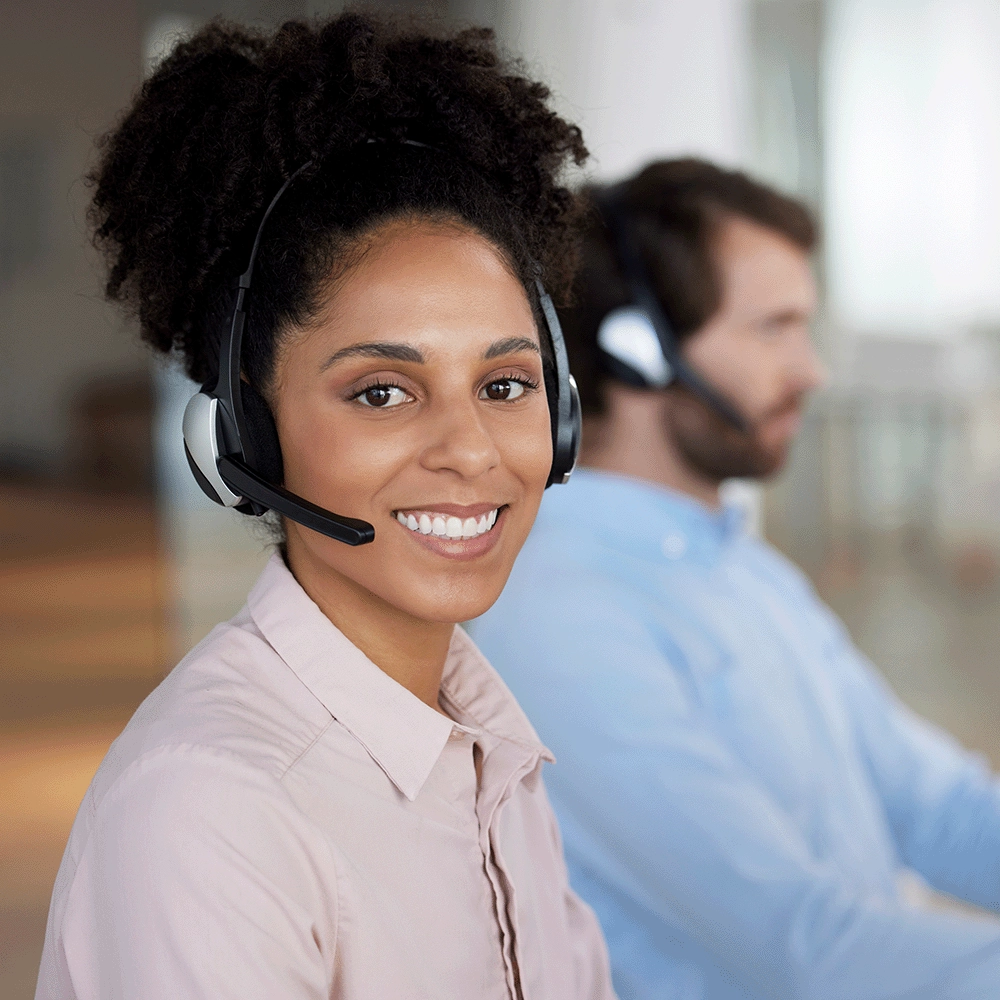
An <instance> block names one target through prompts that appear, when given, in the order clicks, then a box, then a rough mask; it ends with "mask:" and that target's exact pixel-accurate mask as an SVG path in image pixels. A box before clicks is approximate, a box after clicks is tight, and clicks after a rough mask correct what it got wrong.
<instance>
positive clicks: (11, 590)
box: [0, 0, 1000, 1000]
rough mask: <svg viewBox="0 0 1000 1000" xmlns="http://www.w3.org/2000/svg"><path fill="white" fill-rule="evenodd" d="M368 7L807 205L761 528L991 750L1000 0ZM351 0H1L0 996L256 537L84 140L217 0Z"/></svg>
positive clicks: (290, 5)
mask: <svg viewBox="0 0 1000 1000" xmlns="http://www.w3.org/2000/svg"><path fill="white" fill-rule="evenodd" d="M382 6H383V7H385V8H386V9H388V10H391V11H397V12H410V11H416V12H418V13H420V14H424V15H427V16H430V17H434V18H437V19H440V20H441V21H444V22H450V23H480V24H488V25H491V26H493V27H495V28H496V29H497V31H498V33H499V36H500V38H501V40H502V43H503V45H504V46H505V47H506V48H507V49H508V50H509V51H511V52H514V53H519V54H521V55H522V56H523V57H524V58H525V60H526V61H527V63H528V65H529V67H530V68H531V69H533V70H534V71H536V72H538V73H540V74H541V75H542V76H544V77H545V78H546V79H548V80H549V81H550V82H551V84H552V86H553V89H554V91H555V93H556V95H557V98H558V102H559V105H560V107H561V108H562V109H563V110H564V111H565V112H566V113H567V114H569V115H571V116H572V117H573V118H575V120H576V121H578V122H579V123H580V125H581V126H582V127H583V129H584V132H585V135H586V137H587V140H588V144H589V146H590V148H591V150H592V151H593V153H594V162H593V164H592V166H591V168H590V170H589V173H590V175H591V176H594V177H598V178H607V179H612V178H615V177H618V176H621V175H622V174H624V173H626V172H628V171H631V170H633V169H635V168H637V167H639V166H640V165H641V164H642V163H644V162H645V161H646V160H648V159H650V158H653V157H659V156H672V155H680V154H691V153H693V154H698V155H702V156H707V157H710V158H713V159H716V160H718V161H721V162H723V163H726V164H732V165H738V166H741V167H745V168H746V169H748V170H751V171H753V172H755V173H756V174H758V175H760V176H762V177H763V178H765V179H767V180H769V181H771V182H773V183H774V184H776V185H778V186H779V187H781V188H783V189H785V190H787V191H790V192H793V193H797V194H799V195H800V196H802V197H803V198H805V199H807V200H808V201H809V202H810V203H811V204H812V205H813V206H814V208H815V209H816V211H817V213H818V214H819V216H820V218H821V220H822V226H823V231H824V234H825V241H824V251H823V253H822V255H821V258H820V260H819V261H818V262H817V267H818V272H819V274H820V277H821V280H822V283H823V287H824V292H825V305H824V309H823V313H822V315H821V317H820V319H819V321H818V323H817V325H816V338H817V341H818V343H819V344H820V346H821V349H822V352H823V355H824V357H825V359H826V362H827V364H828V366H829V369H830V372H831V380H830V385H829V388H828V389H827V390H826V391H824V392H823V393H822V394H821V395H820V396H818V397H817V398H816V399H815V400H814V402H813V405H812V408H811V410H810V413H809V417H808V420H807V423H806V426H805V429H804V431H803V433H802V436H801V438H800V441H799V443H798V445H797V448H796V450H795V454H794V456H793V460H792V462H791V464H790V468H789V469H788V470H787V472H786V474H785V475H784V476H783V477H782V479H781V480H780V481H779V482H777V483H776V484H774V485H772V486H769V487H768V488H767V489H766V490H765V491H764V493H763V496H762V498H758V499H762V524H763V530H764V532H765V533H766V534H767V536H768V537H770V538H771V539H772V540H773V541H774V542H775V543H776V544H778V545H779V546H780V547H781V548H782V549H784V550H785V551H786V552H787V553H788V554H789V555H790V556H791V557H792V558H794V559H795V560H797V561H798V562H799V563H800V564H801V565H802V566H803V567H804V568H805V569H806V571H807V572H808V573H809V574H810V575H811V576H812V578H813V579H814V581H815V582H816V585H817V586H818V587H819V589H820V591H821V593H822V594H823V595H824V597H826V599H827V600H829V601H830V602H831V603H832V604H833V606H834V607H835V608H836V610H837V611H838V612H839V613H840V614H841V615H842V616H843V617H844V618H845V620H846V622H847V624H848V625H849V627H850V629H851V631H852V632H853V634H854V636H855V638H856V640H857V641H858V643H859V644H860V645H861V647H862V648H863V649H864V650H865V651H866V652H868V653H869V654H870V655H871V656H872V658H873V659H874V660H875V661H876V662H877V663H878V665H879V666H880V667H881V669H882V670H883V671H884V673H885V674H886V676H887V677H888V679H889V680H890V682H891V683H892V684H893V686H894V687H895V689H896V690H897V691H898V692H899V694H900V695H901V696H902V697H903V698H904V699H905V700H906V701H908V702H909V703H910V704H911V705H913V706H914V707H915V708H917V709H918V710H919V711H920V712H922V713H924V714H925V715H927V716H929V717H930V718H932V719H934V720H936V721H938V722H940V723H941V724H943V725H945V726H947V727H948V728H949V729H950V730H951V731H952V732H954V733H955V734H956V735H957V736H958V737H959V738H960V739H962V740H963V741H964V742H966V743H967V744H969V745H971V746H973V747H976V748H977V749H979V750H981V751H982V752H983V753H985V754H986V755H987V756H988V757H989V758H990V759H991V760H992V762H993V763H994V764H995V765H998V766H1000V712H998V709H1000V678H998V674H997V671H995V670H994V663H995V661H996V651H997V650H998V648H1000V581H998V552H1000V433H998V431H1000V372H998V364H997V353H998V349H1000V185H998V184H997V180H996V179H997V177H1000V100H998V96H997V95H998V94H1000V0H825V2H821V0H464V2H463V0H437V2H431V3H419V2H414V3H406V2H405V0H397V2H395V3H393V2H389V0H386V2H385V3H384V4H382ZM338 7H339V5H338V4H337V3H335V2H330V3H323V2H321V0H312V2H307V0H217V2H215V3H213V2H211V0H205V2H200V0H74V2H72V3H59V4H57V3H52V2H48V0H32V2H30V3H29V2H27V0H5V2H4V3H3V5H2V8H0V362H2V363H0V684H2V689H0V690H2V697H0V996H3V997H4V998H10V1000H22V998H25V997H29V996H31V995H32V992H33V988H34V977H35V972H36V969H37V962H38V956H39V953H40V947H41V938H42V933H43V929H44V923H45V915H46V908H47V903H48V895H49V891H50V889H51V884H52V879H53V877H54V874H55V870H56V867H57V865H58V861H59V858H60V855H61V853H62V849H63V846H64V843H65V838H66V835H67V833H68V831H69V827H70V824H71V822H72V819H73V816H74V814H75V811H76V807H77V805H78V803H79V801H80V798H81V796H82V794H83V792H84V790H85V788H86V785H87V783H88V781H89V779H90V777H91V775H92V773H93V771H94V769H95V768H96V766H97V764H98V762H99V761H100V759H101V757H102V756H103V754H104V752H105V751H106V749H107V746H108V744H109V743H110V741H111V740H112V739H113V738H114V736H115V735H116V734H117V732H118V731H120V729H121V727H122V726H123V725H124V723H125V722H126V721H127V719H128V717H129V715H130V714H131V712H132V711H133V710H134V708H135V706H136V705H137V704H138V702H139V701H140V700H141V698H142V697H143V696H144V694H145V693H146V692H147V691H148V690H150V689H151V688H152V687H153V686H154V685H155V684H156V683H157V681H158V679H159V678H160V677H161V676H162V675H163V673H164V671H166V670H167V669H169V668H170V666H172V665H173V663H175V662H176V660H177V658H178V657H179V655H181V654H182V653H183V651H185V650H186V649H187V648H189V647H190V646H191V645H192V644H193V643H194V642H195V641H196V640H197V639H198V638H200V637H201V636H202V635H204V634H205V633H206V632H207V631H208V629H209V628H210V627H211V625H212V624H214V623H215V622H216V621H219V620H220V619H223V618H226V617H228V616H229V615H231V614H232V613H233V612H234V611H235V610H236V609H237V608H238V607H239V606H240V604H241V603H242V601H243V598H244V596H245V594H246V592H247V589H248V588H249V586H250V584H251V583H252V581H253V579H254V577H255V576H256V574H257V572H258V570H259V568H260V566H261V565H262V564H263V562H264V561H265V559H266V557H267V551H266V545H265V543H264V542H263V540H262V538H261V537H260V536H259V535H258V534H255V533H254V532H253V531H252V530H248V527H247V525H246V524H245V523H244V522H243V521H242V520H241V519H239V518H238V516H237V515H231V514H229V513H228V512H225V511H222V510H218V509H216V508H214V507H212V506H211V505H210V504H209V503H208V502H207V501H205V500H204V499H203V498H201V496H200V494H199V493H198V492H197V490H196V489H195V488H194V484H193V482H191V481H190V479H189V477H188V475H187V473H186V470H185V468H184V465H183V455H182V452H181V450H180V437H179V434H180V414H181V412H182V410H183V406H184V403H185V402H186V400H187V397H188V396H189V395H190V393H191V392H192V391H193V388H194V387H193V386H191V385H190V384H188V383H186V382H185V380H184V379H183V378H182V377H181V376H180V375H179V374H178V373H176V372H173V371H170V370H169V369H167V368H164V367H162V366H159V365H156V364H154V363H153V362H152V361H151V359H150V358H149V357H148V356H147V355H146V354H145V352H144V351H143V349H142V348H141V347H140V346H139V344H138V341H137V338H136V335H135V331H134V329H133V327H132V325H131V324H130V323H129V322H128V321H126V320H124V319H123V318H122V317H121V316H120V315H119V314H118V313H117V312H116V311H115V310H113V309H111V308H110V307H108V306H107V305H105V304H104V303H103V301H102V298H101V268H100V264H99V262H98V260H97V258H96V255H95V254H94V252H93V251H92V250H91V249H90V248H89V244H88V236H87V231H86V219H85V214H86V203H87V197H88V189H87V187H86V185H85V184H84V182H83V180H82V177H83V174H84V173H85V171H86V169H87V167H88V164H90V163H91V162H92V157H93V144H94V139H95V137H97V136H98V135H100V134H101V132H102V131H104V130H105V129H106V128H107V127H108V126H109V125H110V124H111V123H112V122H113V121H114V120H115V118H116V116H117V115H118V114H119V113H120V111H121V109H122V108H123V107H124V106H125V105H126V103H127V102H128V100H129V96H130V94H131V93H132V92H133V91H134V89H135V88H136V86H137V85H138V83H139V82H140V80H141V78H142V75H143V73H144V72H146V71H147V68H148V67H149V66H150V65H151V64H153V63H154V62H155V60H156V59H157V58H158V57H159V56H160V55H162V53H163V52H164V51H166V50H167V49H168V48H169V46H170V44H171V43H172V40H174V39H175V38H176V37H177V36H178V35H179V34H183V33H184V32H185V31H189V30H191V29H192V28H193V27H196V26H197V25H198V24H199V23H202V22H203V21H205V20H207V19H208V18H209V17H211V16H213V15H215V14H223V15H226V16H229V17H234V18H239V19H243V20H250V21H256V22H259V23H261V24H275V23H278V22H280V21H282V20H284V19H286V18H289V17H302V16H309V15H313V14H318V13H319V14H321V13H325V12H329V11H333V10H335V9H338ZM753 501H754V497H753V495H752V494H751V496H750V502H753Z"/></svg>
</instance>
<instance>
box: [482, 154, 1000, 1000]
mask: <svg viewBox="0 0 1000 1000" xmlns="http://www.w3.org/2000/svg"><path fill="white" fill-rule="evenodd" d="M591 194H592V196H593V197H594V199H595V202H596V205H597V208H595V212H594V214H593V221H592V225H591V227H590V231H589V234H588V237H587V240H586V244H585V247H584V266H583V269H582V274H581V278H580V280H579V283H578V288H577V306H576V307H575V308H574V309H573V310H570V311H568V312H567V313H566V314H564V317H563V319H564V325H565V330H566V338H567V343H568V347H569V350H570V360H571V364H572V367H573V370H574V372H575V373H576V375H577V378H578V379H579V380H580V388H581V394H582V400H583V407H584V412H585V414H587V417H586V421H585V427H584V441H583V444H584V450H583V456H582V463H581V464H582V465H583V468H581V469H579V470H578V471H577V472H576V473H575V474H574V477H573V480H572V482H571V483H570V485H569V486H568V487H567V488H565V489H561V490H553V491H551V492H550V494H548V495H547V496H546V499H545V501H544V503H543V505H542V511H541V514H540V516H539V519H538V522H537V524H536V527H535V529H534V531H533V533H532V536H531V538H530V539H529V541H528V544H527V545H526V546H525V548H524V550H523V552H522V554H521V556H520V557H519V559H518V562H517V564H516V566H515V569H514V573H513V575H512V576H511V579H510V582H509V583H508V585H507V588H506V590H505V592H504V594H503V596H502V597H501V599H500V601H499V602H498V603H497V604H496V605H495V607H494V608H493V609H492V610H491V611H490V612H489V613H488V614H487V615H486V616H485V617H484V618H482V619H479V620H478V621H477V622H476V623H474V625H473V634H474V635H475V637H476V639H477V641H478V642H479V644H480V646H481V647H482V649H483V651H484V652H485V653H486V655H487V656H488V657H489V658H490V660H491V661H492V662H493V663H494V664H495V665H496V667H497V668H498V669H499V670H500V672H501V673H502V674H503V676H504V677H505V679H506V680H507V682H508V683H509V684H510V686H511V687H512V688H513V691H514V693H515V695H516V696H517V698H518V699H519V700H520V701H521V703H522V704H523V705H524V707H525V709H526V711H527V712H528V714H529V716H530V717H531V719H532V720H533V722H534V723H535V725H536V726H537V728H538V730H539V732H540V734H541V736H542V739H543V740H545V742H546V743H547V744H548V745H549V746H550V747H551V748H552V750H553V751H554V752H555V754H556V756H557V758H558V764H557V766H555V767H553V768H550V769H549V770H548V771H547V774H546V782H547V784H548V788H549V791H550V794H551V797H552V800H553V803H554V805H555V807H556V811H557V813H558V815H559V818H560V821H561V827H562V831H563V837H564V841H565V848H566V856H567V860H568V863H569V866H570V872H571V877H572V880H573V884H574V886H575V888H576V889H577V890H578V891H579V892H580V893H581V894H582V895H583V896H584V897H585V898H586V899H587V900H588V901H589V902H590V904H591V905H592V906H593V907H594V908H595V909H596V911H597V913H598V915H599V917H600V918H601V921H602V923H603V926H604V930H605V933H606V935H607V939H608V944H609V947H610V950H611V956H612V961H613V966H614V975H615V984H616V988H617V990H618V992H619V995H620V996H621V997H622V1000H632V998H643V1000H646V998H649V1000H652V998H657V1000H661V998H671V1000H674V998H685V1000H688V998H690V1000H723V998H736V997H740V998H759V1000H764V998H767V1000H784V998H810V1000H812V998H816V1000H819V998H824V1000H826V998H831V1000H832V998H843V1000H876V998H878V1000H887V998H897V1000H902V998H907V1000H916V998H928V1000H930V998H934V1000H957V998H963V1000H964V998H969V1000H971V998H986V997H993V998H995V997H998V996H1000V923H997V922H994V921H993V920H991V919H989V918H987V917H985V916H984V917H983V918H982V919H979V918H976V917H974V916H964V915H957V914H953V913H946V912H942V911H934V912H931V911H929V910H926V911H925V910H920V909H917V908H915V907H913V906H911V905H910V904H908V903H907V902H906V900H905V899H904V897H903V895H902V894H901V892H900V888H899V882H900V875H901V873H902V872H903V871H904V870H905V869H911V870H916V871H917V872H918V873H920V874H921V875H922V876H923V878H924V879H926V880H927V882H929V883H930V884H931V885H932V886H934V887H936V888H937V889H939V890H941V891H943V892H946V893H951V894H953V895H955V896H958V897H961V898H963V899H965V900H968V901H970V902H972V903H975V904H978V905H979V906H981V907H986V908H991V909H993V910H1000V792H998V789H997V786H996V785H995V783H994V780H993V778H992V777H991V775H990V774H989V773H988V771H987V770H986V769H985V768H984V767H983V765H982V764H981V763H980V762H979V761H978V760H977V759H975V758H974V757H972V756H971V755H969V754H967V753H965V752H964V751H963V750H962V749H961V748H959V747H958V746H957V745H956V744H955V743H954V742H953V741H952V740H950V739H949V738H948V737H947V736H946V735H945V734H943V733H941V732H939V731H938V730H936V729H934V728H933V727H932V726H930V725H929V724H928V723H926V722H924V721H922V720H921V719H919V718H917V717H915V716H914V715H913V714H912V713H911V712H909V711H908V710H907V709H906V708H905V707H904V706H903V705H902V704H900V702H899V701H897V699H896V698H895V697H894V696H893V694H892V693H891V691H889V689H888V688H887V687H886V685H885V684H884V683H883V681H882V680H881V679H880V678H879V677H878V675H877V674H876V673H875V671H874V669H873V668H872V667H871V665H870V664H869V663H868V662H866V661H865V659H864V657H863V656H862V655H861V654H860V653H859V652H858V651H857V650H856V649H855V648H854V646H853V645H852V643H851V641H850V639H849V637H848V636H847V635H846V634H845V632H844V629H843V627H842V626H841V624H840V623H839V622H838V621H837V619H836V618H835V617H834V616H833V614H832V613H831V612H830V611H829V610H828V609H827V608H826V607H825V606H824V605H823V604H822V603H820V601H819V600H818V598H817V597H816V595H815V594H814V593H813V591H812V589H811V587H810V586H809V584H808V583H807V581H806V580H805V578H804V577H803V575H802V574H801V573H800V572H799V571H798V570H797V569H796V568H795V567H793V566H792V565H790V564H789V563H788V562H787V561H786V560H785V559H784V558H782V556H780V555H779V554H778V553H777V552H776V551H775V550H774V549H773V548H772V547H771V546H769V545H768V544H767V543H766V542H763V541H761V540H759V539H756V538H753V537H750V536H749V535H748V534H747V533H746V532H745V531H744V529H743V525H742V520H741V517H740V515H739V513H738V512H737V511H735V510H732V509H726V508H725V507H724V506H723V505H722V504H721V503H720V497H719V488H720V485H721V484H722V482H723V480H725V479H727V478H729V477H751V478H765V477H768V476H770V475H772V474H774V473H776V472H777V471H778V470H779V469H780V468H781V467H782V465H783V464H784V462H785V459H786V456H787V454H788V450H789V447H790V446H791V444H792V441H793V439H794V437H795V433H796V431H797V429H798V427H799V423H800V419H801V414H802V409H803V405H804V403H805V400H806V396H807V394H808V393H809V391H810V390H812V389H814V388H816V387H817V386H818V385H819V384H820V381H821V377H822V376H821V370H820V366H819V364H818V361H817V358H816V355H815V353H814V350H813V348H812V346H811V343H810V339H809V324H810V320H811V318H812V316H813V312H814V309H815V306H816V289H815V283H814V280H813V277H812V273H811V269H810V253H811V251H812V250H813V248H814V243H815V239H816V237H815V231H814V227H813V223H812V221H811V220H810V217H809V214H808V212H807V211H806V210H805V209H804V208H803V207H802V206H800V205H799V204H798V203H796V202H794V201H792V200H790V199H788V198H785V197H783V196H782V195H780V194H778V193H776V192H774V191H772V190H769V189H767V188H765V187H763V186H761V185H759V184H757V183H755V182H753V181H752V180H750V179H749V178H747V177H746V176H744V175H743V174H740V173H734V172H727V171H723V170H720V169H718V168H716V167H714V166H712V165H710V164H708V163H704V162H700V161H695V160H683V161H674V162H661V163H655V164H653V165H651V166H649V167H647V168H646V169H645V170H643V171H642V172H641V173H640V174H638V175H637V176H636V177H634V178H632V179H631V180H629V181H627V182H626V183H624V184H623V185H619V186H618V187H617V188H615V189H610V190H607V189H606V190H604V191H594V192H591ZM650 297H651V298H650ZM637 307H638V308H637ZM657 312H659V315H658V316H657V315H654V314H656V313H657ZM644 324H645V326H644Z"/></svg>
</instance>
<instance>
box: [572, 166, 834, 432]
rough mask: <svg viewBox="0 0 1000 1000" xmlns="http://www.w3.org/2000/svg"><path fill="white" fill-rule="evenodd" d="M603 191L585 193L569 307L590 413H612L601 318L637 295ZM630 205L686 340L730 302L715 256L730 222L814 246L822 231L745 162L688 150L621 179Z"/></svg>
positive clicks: (639, 238) (662, 294)
mask: <svg viewBox="0 0 1000 1000" xmlns="http://www.w3.org/2000/svg"><path fill="white" fill-rule="evenodd" d="M597 190H598V189H596V188H591V189H586V190H585V191H584V192H583V197H584V200H585V202H586V204H587V205H588V206H589V207H588V208H587V209H586V218H587V224H586V227H585V231H584V236H583V244H582V264H581V267H580V269H579V272H578V274H577V277H576V286H575V292H574V294H573V296H572V299H573V305H572V307H570V308H568V309H563V310H561V311H560V319H561V321H562V327H563V332H564V333H565V335H566V349H567V351H568V352H569V359H570V365H571V366H572V368H573V374H574V375H575V376H576V380H577V383H578V384H579V387H580V401H581V404H582V408H583V411H584V413H588V414H595V415H598V414H601V413H603V412H604V394H603V392H602V386H603V384H604V382H605V380H606V379H608V378H609V375H608V373H607V372H606V371H605V370H604V368H603V365H602V361H601V357H600V352H599V350H598V347H597V333H598V330H599V329H600V326H601V321H602V320H603V319H604V317H605V316H607V314H608V313H609V312H612V311H613V310H615V309H618V308H619V307H620V306H623V305H626V304H628V302H629V292H628V288H627V286H626V284H625V280H624V278H623V276H622V274H621V271H620V269H619V267H618V263H617V261H616V260H615V251H614V249H613V247H612V241H611V238H610V234H609V233H608V231H607V229H606V228H605V223H604V220H603V218H602V217H601V214H600V212H599V211H598V210H597V208H596V206H595V205H594V194H595V193H596V191H597ZM621 192H622V205H623V208H624V210H625V212H626V213H627V214H628V219H629V223H630V227H631V232H632V235H633V237H634V239H635V241H636V243H637V244H638V249H639V252H640V254H641V255H642V257H643V260H644V263H645V265H646V268H647V270H648V273H649V276H650V281H651V283H652V285H653V291H654V292H655V293H656V296H657V298H658V299H659V302H660V304H661V306H662V307H663V311H664V313H666V315H667V317H668V318H669V320H670V323H671V325H672V326H673V328H674V332H675V333H676V335H677V337H678V339H679V340H683V339H684V338H685V337H689V336H691V335H692V334H694V333H695V332H696V331H698V330H700V329H701V327H702V326H703V325H704V324H705V323H706V322H707V321H708V320H709V319H710V318H711V317H712V316H713V315H714V314H715V311H716V310H717V309H718V308H719V306H720V305H721V299H722V287H721V284H720V280H719V274H718V269H717V267H716V261H715V244H716V238H717V236H718V233H719V228H720V224H721V223H722V222H723V221H724V220H725V219H726V218H727V217H731V216H734V215H735V216H740V217H742V218H744V219H749V220H750V221H751V222H756V223H757V224H758V225H760V226H763V227H764V228H765V229H770V230H773V231H774V232H776V233H779V234H780V235H782V236H784V237H785V238H786V239H788V240H789V241H791V242H792V243H794V244H795V245H796V246H798V247H800V248H801V249H802V250H804V251H806V252H807V253H809V252H811V251H812V250H813V249H814V248H815V246H816V242H817V239H818V233H817V230H816V223H815V221H814V219H813V217H812V214H811V213H810V211H809V209H808V208H807V207H806V206H805V205H804V204H802V202H800V201H797V200H796V199H794V198H790V197H788V196H787V195H784V194H782V193H781V192H779V191H775V190H774V189H773V188H770V187H767V186H766V185H764V184H761V183H760V182H759V181H756V180H754V179H753V178H752V177H749V176H747V174H745V173H742V172H741V171H739V170H725V169H723V168H722V167H719V166H716V165H715V164H714V163H709V162H707V161H706V160H699V159H695V158H694V157H685V158H683V159H678V160H659V161H656V162H653V163H650V164H649V165H648V166H646V167H644V168H643V169H642V170H640V171H639V173H637V174H635V175H634V176H633V177H630V178H629V179H628V180H626V181H624V182H623V183H622V185H621Z"/></svg>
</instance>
